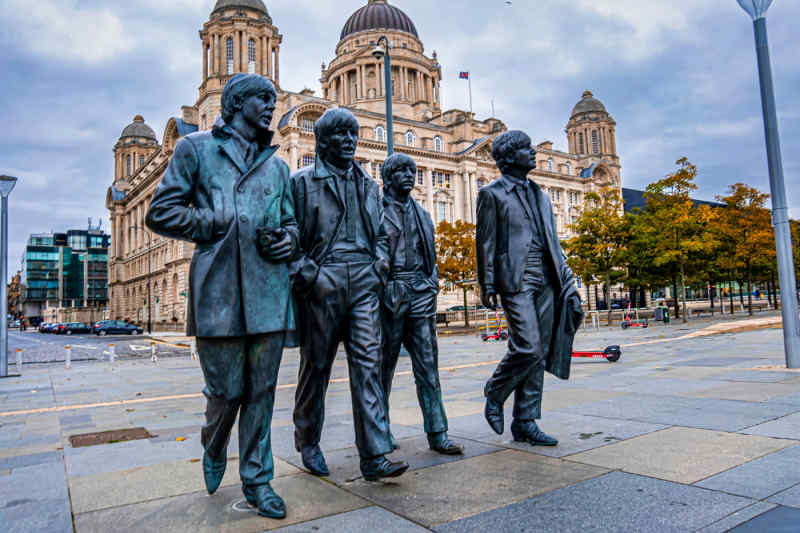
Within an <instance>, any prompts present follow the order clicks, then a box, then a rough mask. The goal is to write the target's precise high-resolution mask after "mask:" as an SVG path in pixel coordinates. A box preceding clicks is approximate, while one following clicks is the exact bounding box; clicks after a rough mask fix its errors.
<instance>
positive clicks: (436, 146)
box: [433, 135, 444, 152]
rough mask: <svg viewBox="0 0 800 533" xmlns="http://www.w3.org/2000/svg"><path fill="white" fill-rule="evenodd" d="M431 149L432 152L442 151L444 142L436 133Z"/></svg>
mask: <svg viewBox="0 0 800 533" xmlns="http://www.w3.org/2000/svg"><path fill="white" fill-rule="evenodd" d="M433 150H434V152H444V143H443V142H442V138H441V137H439V136H438V135H437V136H436V137H434V138H433Z"/></svg>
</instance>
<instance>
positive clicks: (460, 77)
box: [458, 72, 469, 80]
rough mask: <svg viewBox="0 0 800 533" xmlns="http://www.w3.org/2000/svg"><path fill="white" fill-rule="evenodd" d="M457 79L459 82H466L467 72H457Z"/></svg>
mask: <svg viewBox="0 0 800 533" xmlns="http://www.w3.org/2000/svg"><path fill="white" fill-rule="evenodd" d="M458 79H460V80H468V79H469V72H459V73H458Z"/></svg>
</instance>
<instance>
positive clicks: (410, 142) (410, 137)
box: [406, 130, 417, 146]
mask: <svg viewBox="0 0 800 533" xmlns="http://www.w3.org/2000/svg"><path fill="white" fill-rule="evenodd" d="M416 145H417V135H416V134H415V133H414V132H413V131H411V130H409V131H407V132H406V146H416Z"/></svg>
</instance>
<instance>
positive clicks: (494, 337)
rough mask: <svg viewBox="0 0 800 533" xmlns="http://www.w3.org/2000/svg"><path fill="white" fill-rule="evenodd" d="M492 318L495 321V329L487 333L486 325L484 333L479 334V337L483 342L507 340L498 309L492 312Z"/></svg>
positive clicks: (506, 333)
mask: <svg viewBox="0 0 800 533" xmlns="http://www.w3.org/2000/svg"><path fill="white" fill-rule="evenodd" d="M494 319H495V321H496V322H497V329H496V330H495V331H494V332H492V333H489V330H488V326H487V330H486V333H484V334H483V335H481V339H483V342H488V341H507V340H508V332H507V331H506V330H505V329H504V328H503V320H502V319H501V318H500V313H499V312H498V311H495V312H494Z"/></svg>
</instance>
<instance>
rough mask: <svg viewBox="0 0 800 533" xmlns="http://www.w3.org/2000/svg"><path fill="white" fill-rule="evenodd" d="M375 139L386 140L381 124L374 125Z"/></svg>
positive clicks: (383, 141)
mask: <svg viewBox="0 0 800 533" xmlns="http://www.w3.org/2000/svg"><path fill="white" fill-rule="evenodd" d="M375 140H376V141H378V142H382V143H385V142H386V130H385V129H384V127H383V126H376V127H375Z"/></svg>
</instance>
